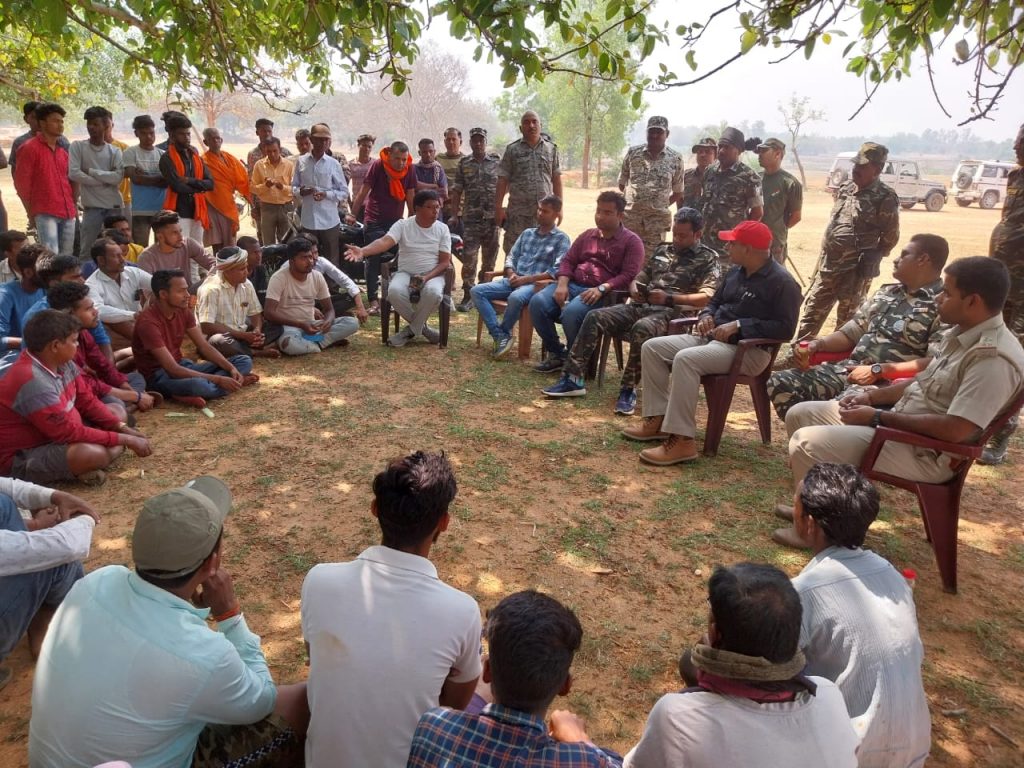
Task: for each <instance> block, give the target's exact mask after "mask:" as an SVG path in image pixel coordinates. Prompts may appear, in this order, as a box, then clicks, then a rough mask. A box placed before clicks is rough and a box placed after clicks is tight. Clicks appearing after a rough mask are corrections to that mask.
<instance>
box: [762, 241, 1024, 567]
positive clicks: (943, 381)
mask: <svg viewBox="0 0 1024 768" xmlns="http://www.w3.org/2000/svg"><path fill="white" fill-rule="evenodd" d="M1009 290H1010V276H1009V273H1008V272H1007V270H1006V267H1005V266H1004V265H1003V264H1002V263H1001V262H999V261H997V260H995V259H990V258H988V257H986V256H969V257H967V258H963V259H958V260H957V261H954V262H953V263H952V264H950V265H948V266H947V267H946V270H945V276H944V278H943V287H942V292H941V293H940V294H939V297H938V302H939V318H940V319H941V320H942V322H944V323H948V324H949V325H952V326H954V327H952V328H950V329H949V330H948V331H947V332H946V333H945V334H944V336H943V340H942V344H941V346H940V347H939V349H938V352H937V353H936V355H935V357H933V358H932V359H931V361H930V362H928V365H927V367H926V368H925V369H924V370H923V371H921V373H919V374H918V375H917V376H915V377H914V378H913V379H912V380H911V379H905V380H903V381H902V382H898V383H896V384H892V385H890V386H888V387H882V388H881V389H875V390H871V391H869V392H863V393H860V394H856V395H849V396H847V397H844V398H843V399H842V400H828V401H825V402H808V403H800V404H799V405H795V406H793V408H791V409H790V410H789V413H787V414H786V431H787V432H788V433H789V435H790V437H789V463H790V467H791V468H792V471H793V480H794V483H795V484H797V485H799V483H800V481H801V480H803V479H804V475H806V474H807V471H808V470H809V469H810V468H811V467H812V466H814V465H815V464H817V463H819V462H823V461H829V462H836V463H839V464H853V465H854V466H859V465H860V463H861V461H862V459H863V458H864V454H865V453H866V452H867V449H868V446H869V445H870V444H871V441H872V440H873V439H874V436H875V427H877V426H879V425H882V426H886V427H894V428H896V429H902V430H906V431H908V432H916V433H918V434H921V435H924V436H925V437H931V438H935V439H938V440H943V441H945V442H948V443H964V442H968V441H970V440H972V439H974V438H976V436H977V435H978V434H980V433H981V432H982V430H984V429H985V427H987V426H988V425H989V423H990V422H991V421H992V420H993V419H995V418H996V417H997V416H998V415H999V414H1000V413H1001V412H1002V411H1003V410H1004V409H1005V408H1006V407H1007V406H1008V405H1009V404H1010V402H1011V401H1012V400H1013V398H1014V397H1016V396H1017V394H1018V393H1019V392H1020V390H1021V387H1022V386H1024V349H1022V348H1021V345H1020V342H1019V341H1018V340H1017V337H1016V336H1014V334H1013V333H1012V332H1011V331H1010V330H1009V329H1008V328H1007V327H1006V323H1004V322H1003V317H1002V311H1003V304H1004V303H1005V302H1006V296H1007V294H1008V293H1009ZM924 362H926V361H922V365H923V364H924ZM890 409H891V410H890ZM958 462H959V459H958V458H956V457H951V456H949V455H948V454H945V453H941V452H938V451H934V450H931V449H928V448H920V447H918V446H915V445H908V444H906V443H899V442H895V441H893V440H889V441H886V443H885V445H883V446H882V450H881V451H880V452H879V454H878V458H877V459H875V464H874V466H875V469H876V470H877V471H879V472H884V473H886V474H889V475H894V476H896V477H903V478H906V479H908V480H915V481H920V482H925V483H944V482H946V481H947V480H949V479H950V478H952V477H953V475H954V474H955V471H956V467H957V464H958ZM776 511H777V513H779V514H780V516H781V515H782V514H785V513H787V512H788V510H785V509H780V510H776ZM772 539H773V540H775V541H776V542H778V543H780V544H784V545H786V546H792V547H806V546H808V544H807V542H805V541H804V540H803V538H802V537H801V536H800V534H799V533H798V532H797V531H796V530H795V529H791V528H780V529H778V530H777V531H775V533H774V534H773V535H772Z"/></svg>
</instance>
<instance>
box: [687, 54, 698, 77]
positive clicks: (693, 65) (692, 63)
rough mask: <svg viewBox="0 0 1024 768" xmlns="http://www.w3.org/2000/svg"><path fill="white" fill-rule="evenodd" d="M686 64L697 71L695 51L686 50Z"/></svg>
mask: <svg viewBox="0 0 1024 768" xmlns="http://www.w3.org/2000/svg"><path fill="white" fill-rule="evenodd" d="M686 65H687V66H688V67H689V68H690V70H691V71H693V72H696V71H697V54H696V53H694V52H693V51H687V52H686Z"/></svg>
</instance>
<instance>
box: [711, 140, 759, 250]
mask: <svg viewBox="0 0 1024 768" xmlns="http://www.w3.org/2000/svg"><path fill="white" fill-rule="evenodd" d="M702 183H703V190H702V192H701V196H700V205H699V206H698V209H699V210H700V212H701V213H702V214H704V236H703V238H702V239H703V241H704V242H705V243H706V244H707V245H709V246H710V247H711V248H714V249H715V250H716V251H718V256H719V259H720V260H721V262H722V266H723V267H727V266H728V264H729V257H728V255H727V253H726V250H725V243H724V242H722V241H721V240H719V239H718V233H719V232H721V231H723V230H726V229H732V228H733V227H735V226H736V225H737V224H739V223H740V222H741V221H743V220H744V219H746V218H747V214H748V213H749V212H750V209H751V208H757V207H759V206H760V205H761V177H760V176H758V175H757V173H756V172H755V171H754V170H753V169H752V168H751V167H749V166H747V165H744V164H743V163H741V162H740V161H739V160H737V161H736V162H735V163H734V164H733V165H732V167H731V168H723V167H722V164H721V163H720V162H719V161H718V160H716V161H715V162H714V163H712V164H711V165H709V166H708V169H707V170H706V171H705V172H704V179H703V182H702Z"/></svg>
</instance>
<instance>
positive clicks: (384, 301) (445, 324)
mask: <svg viewBox="0 0 1024 768" xmlns="http://www.w3.org/2000/svg"><path fill="white" fill-rule="evenodd" d="M394 264H395V262H394V261H385V262H383V263H382V264H381V265H380V341H381V344H387V343H388V336H389V335H390V333H389V330H388V326H389V325H390V323H388V317H389V316H393V317H394V321H395V333H398V331H399V329H400V327H401V322H402V318H401V316H400V315H399V314H398V310H397V309H392V307H391V302H390V301H388V284H389V283H390V282H391V271H392V267H393V266H394ZM454 285H455V267H454V266H452V264H451V263H449V264H448V269H446V270H445V271H444V293H443V295H442V296H441V305H440V307H439V308H438V315H439V318H440V320H439V325H440V328H438V333H439V335H440V337H441V338H440V340H439V341H438V344H437V346H438V347H440V348H441V349H445V348H446V347H447V346H448V330H449V326H450V325H451V319H452V287H453V286H454Z"/></svg>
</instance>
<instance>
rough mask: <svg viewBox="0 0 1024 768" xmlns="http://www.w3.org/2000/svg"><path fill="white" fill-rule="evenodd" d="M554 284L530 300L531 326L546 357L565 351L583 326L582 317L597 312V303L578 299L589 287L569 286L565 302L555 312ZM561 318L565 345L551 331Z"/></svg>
mask: <svg viewBox="0 0 1024 768" xmlns="http://www.w3.org/2000/svg"><path fill="white" fill-rule="evenodd" d="M557 287H558V283H552V284H551V285H549V286H548V287H547V288H545V289H544V290H543V291H541V292H540V293H536V294H534V295H533V298H531V299H530V319H531V320H533V327H534V328H536V329H537V335H538V336H540V338H541V341H543V342H544V348H545V349H547V351H548V354H555V355H560V354H563V353H564V352H565V348H566V347H567V346H568V347H571V346H572V343H573V342H574V341H575V340H576V334H577V333H579V330H580V326H581V325H583V318H584V317H586V316H587V312H589V311H590V310H592V309H597V308H598V307H599V306H600V303H597V304H587V303H586V302H584V301H583V299H581V298H579V296H580V294H581V293H583V292H584V291H586V290H588V289H589V288H590V287H591V286H587V285H579V284H578V283H573V282H570V283H569V299H568V300H567V301H566V302H565V306H564V307H562V308H561V309H559V307H558V304H556V303H555V289H556V288H557ZM559 318H561V322H562V328H563V329H564V330H565V344H564V345H563V344H562V342H561V341H559V339H558V330H557V329H556V328H555V321H556V320H558V319H559Z"/></svg>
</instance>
